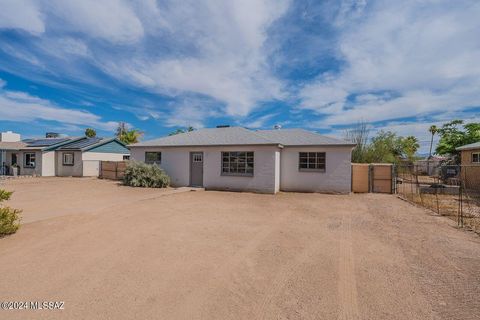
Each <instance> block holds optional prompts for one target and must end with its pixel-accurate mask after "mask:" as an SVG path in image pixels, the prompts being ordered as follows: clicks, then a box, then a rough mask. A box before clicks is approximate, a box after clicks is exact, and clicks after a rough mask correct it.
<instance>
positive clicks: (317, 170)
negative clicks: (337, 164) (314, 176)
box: [298, 169, 326, 173]
mask: <svg viewBox="0 0 480 320" xmlns="http://www.w3.org/2000/svg"><path fill="white" fill-rule="evenodd" d="M298 171H300V172H319V173H325V171H326V170H325V169H298Z"/></svg>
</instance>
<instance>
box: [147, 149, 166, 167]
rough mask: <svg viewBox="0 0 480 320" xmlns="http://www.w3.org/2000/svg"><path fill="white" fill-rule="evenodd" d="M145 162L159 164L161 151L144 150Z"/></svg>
mask: <svg viewBox="0 0 480 320" xmlns="http://www.w3.org/2000/svg"><path fill="white" fill-rule="evenodd" d="M145 163H148V164H160V163H162V153H161V152H150V151H149V152H145Z"/></svg>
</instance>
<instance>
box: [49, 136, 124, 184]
mask: <svg viewBox="0 0 480 320" xmlns="http://www.w3.org/2000/svg"><path fill="white" fill-rule="evenodd" d="M55 153H56V157H55V161H56V164H55V168H56V171H55V175H56V176H59V177H65V176H66V177H69V176H73V177H81V176H84V177H97V176H98V175H99V174H100V161H122V160H126V159H128V158H129V155H130V150H128V149H127V147H126V146H125V144H123V143H122V142H120V141H119V140H118V139H115V138H111V139H103V138H86V137H84V138H81V139H78V140H75V141H72V142H70V143H67V144H65V145H62V146H60V147H58V148H57V149H56V152H55Z"/></svg>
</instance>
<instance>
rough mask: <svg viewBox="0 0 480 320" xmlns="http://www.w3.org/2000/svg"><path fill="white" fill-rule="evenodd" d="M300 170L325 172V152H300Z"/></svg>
mask: <svg viewBox="0 0 480 320" xmlns="http://www.w3.org/2000/svg"><path fill="white" fill-rule="evenodd" d="M298 169H299V170H300V171H322V172H325V152H300V153H299V162H298Z"/></svg>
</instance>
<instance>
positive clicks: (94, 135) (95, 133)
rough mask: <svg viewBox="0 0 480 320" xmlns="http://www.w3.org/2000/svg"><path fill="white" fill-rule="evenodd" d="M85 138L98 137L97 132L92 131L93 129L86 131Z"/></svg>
mask: <svg viewBox="0 0 480 320" xmlns="http://www.w3.org/2000/svg"><path fill="white" fill-rule="evenodd" d="M85 136H86V137H87V138H95V137H96V136H97V131H95V129H92V128H87V129H85Z"/></svg>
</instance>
